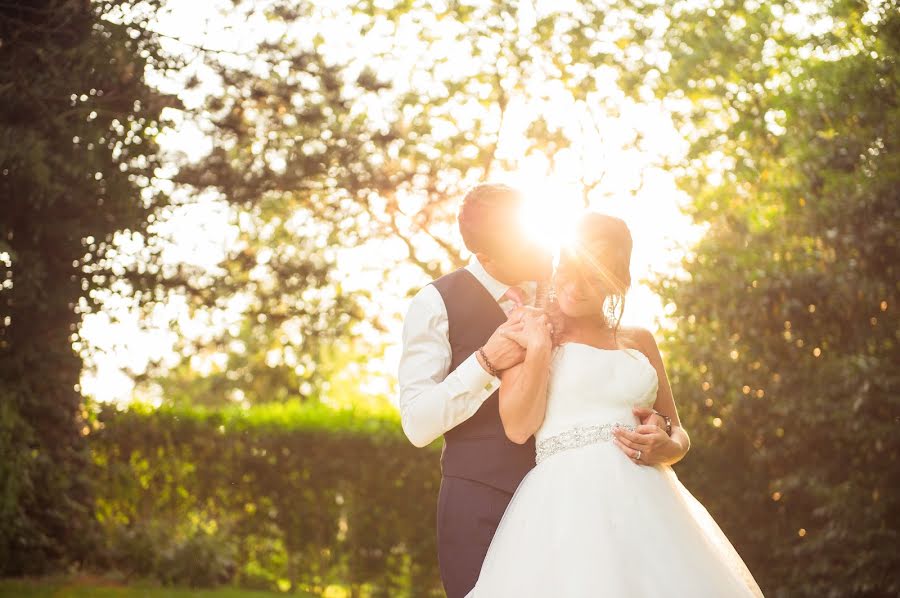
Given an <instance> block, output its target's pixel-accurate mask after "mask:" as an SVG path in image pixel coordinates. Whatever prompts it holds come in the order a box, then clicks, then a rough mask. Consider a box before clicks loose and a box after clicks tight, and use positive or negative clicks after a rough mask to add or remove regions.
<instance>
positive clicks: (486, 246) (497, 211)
mask: <svg viewBox="0 0 900 598" xmlns="http://www.w3.org/2000/svg"><path fill="white" fill-rule="evenodd" d="M521 201H522V194H521V193H520V192H519V191H518V190H517V189H514V188H513V187H510V186H509V185H504V184H502V183H482V184H480V185H476V186H474V187H472V188H471V189H469V192H468V193H466V196H465V197H463V200H462V205H461V206H460V208H459V218H458V220H459V232H460V234H461V235H462V238H463V243H465V245H466V249H468V250H469V251H471V252H472V253H476V252H489V251H490V249H491V239H493V238H495V237H496V234H497V227H498V226H500V227H502V223H503V222H504V221H505V220H506V219H507V218H508V217H509V215H510V214H511V213H512V211H513V210H514V209H516V208H517V207H518V206H519V204H520V203H521Z"/></svg>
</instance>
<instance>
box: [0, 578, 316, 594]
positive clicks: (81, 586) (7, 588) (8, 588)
mask: <svg viewBox="0 0 900 598" xmlns="http://www.w3.org/2000/svg"><path fill="white" fill-rule="evenodd" d="M285 596H290V597H291V598H295V597H300V598H312V597H313V594H305V593H302V594H301V593H298V594H277V593H273V592H260V591H255V590H239V589H234V588H222V589H217V590H192V589H189V588H158V587H149V586H144V587H142V586H139V585H134V586H124V585H117V584H114V583H110V582H108V581H105V580H103V579H102V578H85V577H80V578H68V579H66V578H46V579H33V580H32V579H0V598H194V597H197V598H284V597H285Z"/></svg>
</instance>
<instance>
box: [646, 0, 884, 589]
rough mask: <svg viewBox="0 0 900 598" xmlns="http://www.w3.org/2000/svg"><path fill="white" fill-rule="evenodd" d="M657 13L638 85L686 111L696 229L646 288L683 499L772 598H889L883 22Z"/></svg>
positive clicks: (706, 7) (865, 12)
mask: <svg viewBox="0 0 900 598" xmlns="http://www.w3.org/2000/svg"><path fill="white" fill-rule="evenodd" d="M651 10H653V11H656V13H657V14H660V15H664V16H665V18H666V19H667V20H668V27H667V30H666V33H665V35H664V37H663V39H664V42H665V45H664V47H665V50H666V51H667V52H668V53H670V55H671V60H670V62H669V65H670V66H669V68H668V69H665V70H664V71H655V72H654V71H652V70H650V69H647V70H645V71H643V72H642V73H639V74H637V76H636V80H650V81H653V82H655V84H654V89H655V90H656V93H657V94H658V95H659V97H665V98H668V99H669V100H674V101H680V102H681V105H682V106H683V107H684V110H683V111H681V112H680V118H679V123H680V126H681V128H682V131H683V132H684V134H685V135H686V137H688V138H689V140H690V141H691V147H690V151H689V153H688V156H687V159H686V160H685V161H684V163H683V164H679V165H677V167H678V169H679V172H680V180H679V182H680V185H681V186H682V188H683V189H685V190H686V191H687V192H688V193H689V194H690V195H691V196H692V198H693V200H694V201H693V203H692V204H691V206H690V213H691V215H692V216H693V218H694V220H695V221H697V222H699V223H705V224H708V225H709V230H708V233H707V234H706V235H705V237H704V238H703V240H702V241H701V242H700V243H699V244H698V245H697V247H695V248H694V250H693V252H692V255H690V256H688V257H687V258H686V259H685V260H684V263H683V266H684V269H685V270H686V276H683V275H679V276H678V277H666V278H664V279H663V280H661V281H659V283H658V284H657V286H656V290H657V291H658V292H659V293H660V294H661V296H663V297H664V302H666V303H671V304H672V305H673V307H674V308H675V311H674V316H673V317H674V321H675V326H674V328H673V329H672V330H671V331H670V332H669V333H668V336H667V339H666V345H667V347H668V350H669V351H670V354H671V356H672V358H671V359H672V365H673V366H674V368H673V369H674V371H675V375H674V378H673V385H674V387H675V391H676V397H679V398H680V402H679V404H680V405H682V410H683V415H682V417H683V419H684V420H686V421H687V422H688V423H687V425H688V426H689V428H688V429H689V430H690V432H691V435H692V438H693V439H694V442H693V444H694V446H697V447H699V449H697V448H695V449H693V450H692V454H691V456H690V460H691V469H690V472H689V476H688V477H689V478H690V480H689V483H690V482H691V481H696V482H697V486H698V487H701V488H702V494H703V495H704V496H703V497H704V498H705V497H706V495H707V493H708V495H709V498H710V500H709V501H708V504H710V505H712V504H715V506H716V508H715V509H714V512H715V514H716V515H717V516H721V517H722V520H723V521H728V522H733V525H731V526H728V529H727V531H728V533H729V537H731V538H732V540H733V541H734V542H735V543H736V544H737V545H739V546H740V547H741V548H745V551H742V552H743V553H744V554H745V556H746V558H747V560H748V561H749V564H750V565H751V570H756V571H758V572H765V578H764V579H763V580H761V581H763V582H764V583H765V585H766V588H767V590H768V592H767V593H779V594H780V593H783V594H785V595H787V594H790V595H791V596H884V595H892V594H896V593H897V592H898V590H900V576H898V573H897V567H896V565H897V559H896V556H895V555H894V554H893V553H892V552H891V551H885V550H884V546H890V545H893V544H895V543H896V541H897V537H898V527H897V522H898V521H900V519H898V517H897V515H898V512H900V501H898V496H897V495H896V492H895V489H896V488H898V487H900V478H898V474H900V469H898V467H897V464H898V463H897V461H898V456H900V438H898V436H897V434H896V430H895V427H896V421H895V417H894V414H896V413H897V410H898V407H900V403H898V397H900V394H898V390H900V387H898V372H897V367H896V364H897V357H898V350H897V336H896V335H897V330H898V329H900V326H898V324H900V323H898V318H897V309H896V308H897V299H898V297H897V291H898V288H897V280H898V271H897V259H896V256H897V239H896V231H897V230H898V216H900V207H898V206H900V160H898V149H900V148H898V145H897V142H898V140H900V111H898V97H900V96H898V82H900V68H898V55H900V10H898V5H897V3H896V2H882V3H877V4H876V3H873V4H871V5H867V4H864V3H859V2H844V1H834V2H824V3H818V4H816V5H815V6H812V5H803V6H800V5H798V4H795V3H793V2H769V3H757V2H727V3H724V4H723V3H708V4H707V3H703V4H702V5H699V6H688V5H687V4H683V3H677V4H669V3H652V4H650V5H647V12H648V13H649V12H650V11H651ZM638 31H639V33H638V37H640V30H638ZM638 41H640V40H638ZM646 77H649V79H644V78H646ZM632 91H633V90H632ZM684 100H687V101H684ZM736 464H740V475H736V470H735V467H736ZM701 480H703V481H702V482H701ZM738 522H739V525H738ZM798 561H799V562H802V564H803V565H802V566H799V567H798V566H797V563H798Z"/></svg>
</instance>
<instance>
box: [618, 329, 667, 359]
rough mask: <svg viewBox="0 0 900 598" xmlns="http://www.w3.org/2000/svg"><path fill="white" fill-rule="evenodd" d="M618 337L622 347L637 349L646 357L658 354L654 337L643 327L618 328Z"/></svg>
mask: <svg viewBox="0 0 900 598" xmlns="http://www.w3.org/2000/svg"><path fill="white" fill-rule="evenodd" d="M618 335H619V337H620V339H621V341H620V343H621V344H622V345H624V346H627V347H631V348H633V349H637V350H639V351H641V352H643V353H644V355H646V356H647V357H653V355H654V354H658V353H659V349H658V348H657V345H656V337H654V336H653V333H652V332H651V331H650V330H648V329H647V328H644V327H643V326H620V327H619V332H618Z"/></svg>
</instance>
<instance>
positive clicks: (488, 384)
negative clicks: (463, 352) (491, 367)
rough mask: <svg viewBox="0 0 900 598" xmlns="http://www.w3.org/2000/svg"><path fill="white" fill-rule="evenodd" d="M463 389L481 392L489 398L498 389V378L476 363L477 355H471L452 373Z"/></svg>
mask: <svg viewBox="0 0 900 598" xmlns="http://www.w3.org/2000/svg"><path fill="white" fill-rule="evenodd" d="M454 373H455V374H457V375H458V376H459V380H460V382H461V383H462V385H463V386H464V387H465V388H469V389H471V390H472V391H473V392H475V391H478V390H483V391H485V392H486V393H487V394H486V395H485V396H490V395H491V394H492V393H493V392H494V391H495V390H497V389H498V388H499V387H500V378H499V377H497V376H494V375H493V374H491V373H490V372H488V371H487V370H485V369H484V368H483V367H481V364H480V363H478V354H477V353H472V354H471V355H469V356H468V357H467V358H466V359H465V360H463V362H462V363H461V364H459V365H458V366H457V368H456V370H455V371H454Z"/></svg>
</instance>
